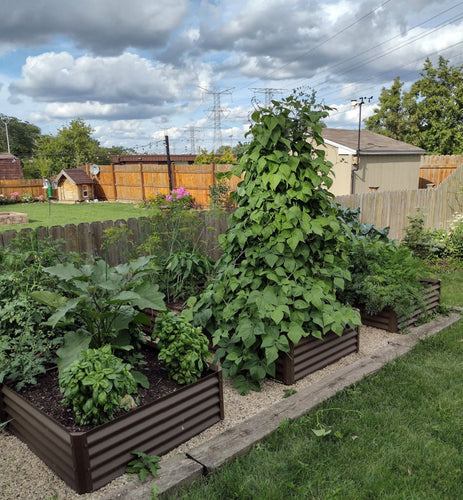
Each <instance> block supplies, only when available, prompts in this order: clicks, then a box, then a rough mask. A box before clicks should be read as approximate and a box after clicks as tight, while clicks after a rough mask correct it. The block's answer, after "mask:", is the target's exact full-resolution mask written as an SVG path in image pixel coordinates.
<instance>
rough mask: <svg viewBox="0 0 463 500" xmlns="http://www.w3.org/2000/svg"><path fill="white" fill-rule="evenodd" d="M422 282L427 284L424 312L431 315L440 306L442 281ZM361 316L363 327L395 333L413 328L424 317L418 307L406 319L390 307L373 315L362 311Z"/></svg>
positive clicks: (430, 280) (429, 279) (427, 280)
mask: <svg viewBox="0 0 463 500" xmlns="http://www.w3.org/2000/svg"><path fill="white" fill-rule="evenodd" d="M420 281H421V282H423V283H425V288H424V290H423V300H424V305H425V311H424V312H426V313H428V314H431V313H432V312H433V311H434V310H435V309H436V308H437V307H438V306H439V304H440V295H441V280H438V279H431V278H422V279H420ZM360 315H361V318H362V324H363V325H365V326H371V327H373V328H379V329H381V330H387V331H389V332H393V333H395V332H399V331H401V330H405V329H406V328H409V327H410V326H413V325H414V324H415V323H416V322H417V320H418V319H419V318H420V316H422V315H423V310H422V309H421V307H418V306H416V307H415V309H414V311H413V312H412V314H411V315H410V316H409V317H404V316H397V314H396V312H395V311H393V310H392V309H391V308H390V307H386V308H385V309H383V310H382V311H380V312H379V313H377V314H373V315H371V314H367V313H366V312H365V310H363V309H360Z"/></svg>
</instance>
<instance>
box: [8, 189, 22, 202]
mask: <svg viewBox="0 0 463 500" xmlns="http://www.w3.org/2000/svg"><path fill="white" fill-rule="evenodd" d="M10 199H11V200H13V201H20V200H21V196H20V194H19V193H18V192H17V191H15V192H14V193H11V194H10Z"/></svg>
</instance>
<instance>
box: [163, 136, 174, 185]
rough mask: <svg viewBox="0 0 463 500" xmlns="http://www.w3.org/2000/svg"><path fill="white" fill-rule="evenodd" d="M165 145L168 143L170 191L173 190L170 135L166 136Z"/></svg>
mask: <svg viewBox="0 0 463 500" xmlns="http://www.w3.org/2000/svg"><path fill="white" fill-rule="evenodd" d="M165 145H166V154H167V175H168V176H169V192H170V193H171V192H172V189H174V188H173V183H172V164H171V161H170V150H169V136H168V135H166V136H165Z"/></svg>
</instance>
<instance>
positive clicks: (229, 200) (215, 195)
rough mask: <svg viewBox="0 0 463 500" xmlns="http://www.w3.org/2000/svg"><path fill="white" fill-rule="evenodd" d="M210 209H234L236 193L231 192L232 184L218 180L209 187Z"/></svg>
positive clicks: (222, 179) (224, 180)
mask: <svg viewBox="0 0 463 500" xmlns="http://www.w3.org/2000/svg"><path fill="white" fill-rule="evenodd" d="M209 200H210V202H209V205H210V208H219V209H228V208H232V207H234V193H231V192H230V183H229V182H227V180H226V179H224V178H223V177H222V178H217V181H216V182H215V183H214V184H213V185H212V186H209Z"/></svg>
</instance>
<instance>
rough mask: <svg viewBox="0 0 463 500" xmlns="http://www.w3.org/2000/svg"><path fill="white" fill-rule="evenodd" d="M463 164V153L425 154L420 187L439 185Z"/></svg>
mask: <svg viewBox="0 0 463 500" xmlns="http://www.w3.org/2000/svg"><path fill="white" fill-rule="evenodd" d="M462 165H463V155H430V156H426V155H423V156H422V157H421V165H420V181H419V186H418V187H419V188H420V189H425V188H427V187H428V184H434V186H438V185H439V184H440V183H441V182H442V181H444V179H446V178H447V177H448V176H449V175H452V174H453V172H455V170H456V169H457V168H458V167H460V166H462Z"/></svg>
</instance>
